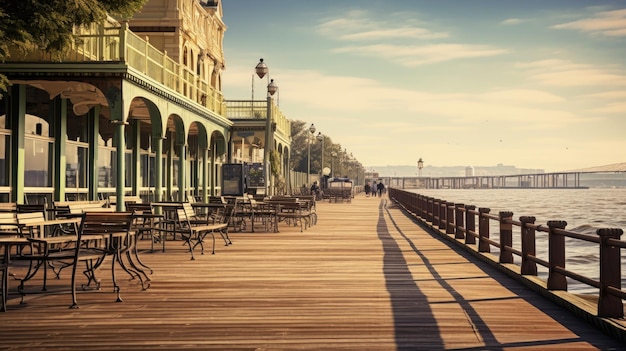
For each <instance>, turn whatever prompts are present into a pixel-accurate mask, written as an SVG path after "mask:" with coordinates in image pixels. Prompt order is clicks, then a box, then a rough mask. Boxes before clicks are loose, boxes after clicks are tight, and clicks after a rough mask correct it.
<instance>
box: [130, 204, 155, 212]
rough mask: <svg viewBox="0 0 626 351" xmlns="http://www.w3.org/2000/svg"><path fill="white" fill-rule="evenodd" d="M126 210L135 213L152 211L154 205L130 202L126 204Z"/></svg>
mask: <svg viewBox="0 0 626 351" xmlns="http://www.w3.org/2000/svg"><path fill="white" fill-rule="evenodd" d="M126 211H129V212H133V213H152V206H151V205H150V204H144V203H136V202H129V203H127V204H126Z"/></svg>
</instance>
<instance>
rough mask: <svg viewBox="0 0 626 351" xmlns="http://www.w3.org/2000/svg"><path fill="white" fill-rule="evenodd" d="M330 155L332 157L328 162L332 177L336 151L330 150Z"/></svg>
mask: <svg viewBox="0 0 626 351" xmlns="http://www.w3.org/2000/svg"><path fill="white" fill-rule="evenodd" d="M330 156H331V157H332V158H333V159H332V160H331V162H330V171H331V173H330V174H331V175H332V176H333V177H334V176H335V157H337V153H336V152H334V151H333V152H331V153H330Z"/></svg>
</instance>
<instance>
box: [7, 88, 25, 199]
mask: <svg viewBox="0 0 626 351" xmlns="http://www.w3.org/2000/svg"><path fill="white" fill-rule="evenodd" d="M10 99H11V103H10V109H9V111H7V112H8V113H7V115H8V116H10V118H11V121H12V123H11V164H12V165H13V166H12V167H11V178H10V179H12V184H11V185H12V186H11V202H15V203H18V204H23V203H24V170H25V169H24V167H25V164H24V162H25V151H24V135H25V133H26V86H25V85H23V84H16V85H13V86H12V87H11V96H10Z"/></svg>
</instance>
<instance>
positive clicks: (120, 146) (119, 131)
mask: <svg viewBox="0 0 626 351" xmlns="http://www.w3.org/2000/svg"><path fill="white" fill-rule="evenodd" d="M114 133H115V137H114V138H113V140H114V143H115V149H116V150H115V151H116V156H117V157H116V167H117V172H116V175H115V177H116V179H117V182H116V184H115V195H116V196H117V201H116V202H115V210H116V211H124V210H125V207H126V206H125V204H124V187H125V184H124V183H125V180H126V177H124V175H125V173H126V172H125V171H126V170H125V168H124V166H125V165H124V158H125V156H126V155H125V152H124V151H125V150H126V146H125V142H124V124H122V123H118V124H116V125H115V132H114Z"/></svg>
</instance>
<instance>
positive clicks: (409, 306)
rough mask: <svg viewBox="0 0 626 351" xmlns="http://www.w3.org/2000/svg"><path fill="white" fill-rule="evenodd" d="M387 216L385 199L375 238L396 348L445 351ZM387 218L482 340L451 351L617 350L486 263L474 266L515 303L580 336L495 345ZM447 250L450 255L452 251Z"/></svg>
mask: <svg viewBox="0 0 626 351" xmlns="http://www.w3.org/2000/svg"><path fill="white" fill-rule="evenodd" d="M385 211H387V212H388V211H389V209H388V208H387V207H386V201H385V200H383V201H381V203H380V206H379V213H378V223H377V233H378V238H379V239H380V240H381V243H382V246H383V250H384V259H383V260H384V262H383V263H384V268H383V272H384V274H385V279H386V286H387V290H388V292H389V295H390V298H391V304H392V309H393V314H394V323H395V339H396V345H397V349H398V350H415V349H446V347H445V342H444V340H443V339H442V338H441V331H440V330H439V328H438V326H437V320H436V318H435V316H434V314H433V311H432V309H431V308H430V305H429V303H428V300H427V297H426V295H425V294H424V293H423V292H422V291H421V290H420V287H419V286H418V285H417V283H416V282H415V281H414V278H413V275H412V274H411V272H410V270H409V267H408V264H407V261H406V259H405V257H404V255H403V253H402V250H401V248H400V246H399V245H398V243H397V242H396V240H394V239H393V237H392V235H391V234H390V232H389V230H388V229H387V228H388V227H387V222H386V219H385V216H384V214H385ZM389 218H390V219H391V222H392V224H393V226H394V227H395V229H396V230H397V231H398V233H399V234H400V235H401V236H402V238H404V240H406V242H407V243H408V244H409V246H410V247H411V249H412V251H413V252H414V253H415V254H416V255H417V256H418V257H419V258H420V259H421V260H422V262H423V263H424V265H425V267H426V268H427V269H428V271H429V273H430V274H431V275H432V277H433V279H434V280H435V281H436V282H437V283H438V284H440V285H441V287H442V288H443V289H445V290H446V291H447V292H448V293H450V294H451V296H452V297H453V299H454V301H455V302H456V303H457V304H458V305H459V306H460V307H461V308H462V309H463V310H464V312H465V318H467V319H468V323H469V324H471V325H472V326H473V328H474V333H475V334H476V337H477V340H480V341H481V342H478V343H477V346H476V347H469V348H455V350H485V349H487V350H504V349H510V348H518V347H521V348H524V347H541V346H545V347H554V346H555V345H561V344H562V345H567V344H569V345H572V344H576V343H580V342H583V343H585V342H588V343H590V344H591V345H593V346H594V347H597V348H598V349H616V348H615V347H616V346H617V345H620V343H619V342H618V341H617V340H614V339H611V338H609V337H606V336H605V337H602V336H601V337H600V338H598V335H597V334H593V335H592V334H590V328H589V326H588V325H587V324H586V323H584V322H583V321H580V320H578V319H576V317H575V316H574V315H573V314H571V313H569V311H566V310H564V309H561V308H560V307H558V306H556V305H554V304H552V303H551V302H549V301H547V300H543V298H541V297H540V296H533V297H534V298H531V299H528V298H526V296H528V295H529V294H531V295H533V294H534V292H532V291H530V290H529V289H526V288H525V287H523V286H521V285H519V284H517V282H515V281H513V280H512V279H510V278H509V277H506V276H505V275H503V274H501V273H500V272H498V271H496V270H494V269H492V268H491V267H489V266H487V265H485V264H484V263H482V262H479V263H476V264H477V266H478V267H479V268H480V269H481V270H482V271H483V272H485V276H490V277H492V278H494V279H495V280H496V281H497V282H499V283H500V284H502V286H504V287H506V288H507V289H508V290H509V291H511V292H512V293H513V294H515V295H516V296H517V297H518V298H522V299H524V300H525V301H526V302H528V303H530V304H531V305H533V306H534V307H535V308H537V309H538V310H541V311H544V312H546V313H548V314H549V315H550V316H551V317H552V318H553V319H554V320H556V321H557V322H559V323H560V324H561V325H563V326H564V327H566V328H567V329H569V330H570V331H571V332H572V333H574V334H575V335H578V336H580V337H574V338H560V339H558V338H557V339H551V340H538V341H531V342H527V341H523V342H508V343H502V342H499V341H498V340H497V338H496V336H495V335H494V334H493V332H492V331H491V330H490V328H489V326H488V325H487V323H485V321H484V320H483V319H482V318H481V316H480V315H479V313H478V312H477V311H476V310H475V309H474V308H473V307H472V305H471V302H470V301H468V300H467V299H465V298H464V297H463V296H462V294H460V293H459V292H458V291H457V290H456V289H455V288H454V287H452V286H451V285H450V284H449V283H448V282H447V281H446V279H444V278H443V277H442V276H441V275H440V274H439V273H438V272H437V270H436V268H435V267H434V265H433V264H431V263H430V261H429V259H428V257H426V255H424V253H422V252H421V251H420V250H419V249H418V247H417V246H416V245H415V243H414V242H413V240H411V238H409V237H408V236H407V235H406V234H405V233H404V232H403V230H402V229H401V228H400V227H399V226H398V224H397V223H396V222H395V221H394V219H393V217H392V216H391V215H390V216H389ZM418 224H419V223H417V222H416V225H418ZM424 229H426V228H424ZM437 239H439V238H437ZM439 240H440V239H439ZM440 241H441V242H442V243H444V244H445V245H448V243H446V242H445V241H442V240H440ZM448 247H449V246H448ZM450 249H451V250H452V248H451V247H450ZM459 254H460V255H461V256H463V257H464V258H466V259H468V260H469V261H472V262H473V260H471V258H469V257H468V256H467V255H466V254H464V253H459ZM537 297H539V298H537ZM548 311H550V312H551V313H550V312H548ZM424 322H426V323H424ZM511 323H515V312H514V311H511ZM592 331H593V329H592ZM599 340H601V341H599ZM480 344H482V345H480ZM478 345H480V346H478ZM448 349H450V348H448Z"/></svg>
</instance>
